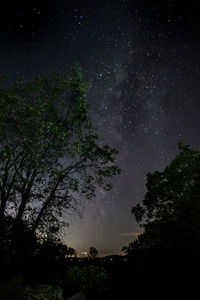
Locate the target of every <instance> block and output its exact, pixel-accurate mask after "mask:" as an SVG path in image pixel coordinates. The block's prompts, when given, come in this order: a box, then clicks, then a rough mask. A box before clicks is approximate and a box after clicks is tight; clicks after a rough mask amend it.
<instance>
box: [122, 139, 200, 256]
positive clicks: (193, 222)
mask: <svg viewBox="0 0 200 300" xmlns="http://www.w3.org/2000/svg"><path fill="white" fill-rule="evenodd" d="M179 150H180V153H179V154H178V155H177V156H176V158H175V159H174V160H173V161H172V162H171V163H170V164H169V166H167V167H166V168H165V170H164V171H162V172H159V171H156V172H154V173H148V174H147V184H146V186H147V193H146V195H145V198H144V200H143V206H141V205H140V204H137V206H135V207H134V208H133V209H132V213H133V214H134V215H135V217H136V220H137V222H139V224H140V225H141V226H143V227H144V233H143V234H141V235H140V236H139V237H138V239H137V240H136V241H135V242H133V243H131V244H130V245H129V247H128V249H127V248H124V250H125V252H126V251H128V252H129V251H131V249H132V250H133V249H137V248H138V247H140V248H150V247H162V248H165V249H179V250H181V249H182V250H183V249H185V250H186V249H187V251H188V250H189V249H190V250H192V249H193V250H195V249H196V250H197V251H198V249H200V236H199V231H200V198H199V195H200V152H199V151H196V150H193V149H191V147H190V146H188V145H183V144H182V143H179ZM182 250H181V251H182Z"/></svg>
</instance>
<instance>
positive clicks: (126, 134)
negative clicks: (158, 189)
mask: <svg viewBox="0 0 200 300" xmlns="http://www.w3.org/2000/svg"><path fill="white" fill-rule="evenodd" d="M183 2H184V3H185V4H184V3H183ZM199 14H200V3H199V1H198V0H197V1H195V0H193V1H192V0H190V1H176V0H174V1H173V0H171V1H169V0H168V1H151V0H135V1H134V0H132V1H131V0H130V1H128V0H127V1H125V0H124V1H122V0H121V1H120V0H119V1H117V0H115V1H114V0H110V1H109V0H98V1H97V0H90V1H89V0H86V1H77V0H74V1H67V0H65V1H64V0H57V1H56V0H48V1H45V0H40V1H38V0H35V1H33V0H32V1H31V0H29V1H17V0H16V1H9V0H7V1H6V4H5V5H4V7H3V6H1V9H0V72H1V73H5V74H7V75H9V76H10V77H11V78H16V77H17V76H25V77H27V78H31V77H33V76H35V75H38V74H48V73H51V72H53V73H55V72H61V73H63V74H64V73H67V72H68V71H69V68H70V66H72V65H73V64H74V63H78V64H80V65H81V67H82V68H83V72H84V74H85V77H86V79H87V80H88V81H89V82H91V85H92V87H91V89H90V91H89V92H88V100H89V103H90V105H91V117H92V119H93V123H94V125H95V127H97V132H98V134H99V137H100V139H101V141H102V143H108V144H110V145H111V146H114V147H116V148H117V149H118V150H119V155H118V161H117V162H118V164H119V166H120V167H121V169H122V173H121V175H119V176H118V177H115V178H113V185H114V187H113V190H112V191H111V192H104V191H102V190H100V189H98V190H97V197H96V199H94V200H93V201H91V202H89V203H85V208H84V211H83V216H82V218H81V219H80V218H79V217H78V216H68V215H67V216H66V220H67V221H68V222H69V223H70V227H69V228H67V229H66V230H65V237H64V238H65V241H66V243H67V244H68V245H69V246H71V247H74V248H75V249H76V250H78V251H79V252H84V251H88V249H89V247H91V246H94V247H96V248H97V249H98V250H99V253H100V254H101V255H103V254H112V253H119V252H120V250H121V248H122V246H125V245H127V244H128V243H129V242H131V241H132V240H133V239H134V238H136V237H137V234H138V232H140V231H141V228H139V227H138V226H137V224H136V222H135V220H134V218H133V216H132V215H131V208H132V207H133V206H134V205H135V204H136V203H138V202H141V201H142V200H143V196H144V194H145V181H146V174H147V172H149V171H151V172H152V171H155V170H162V169H163V168H164V167H165V166H166V165H167V164H168V163H169V162H170V161H171V159H172V158H174V157H175V155H176V154H177V151H178V150H177V143H178V141H182V142H183V143H186V144H190V145H191V146H192V147H193V148H196V149H198V150H199V149H200V139H199V132H200V18H199Z"/></svg>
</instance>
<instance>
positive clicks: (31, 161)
mask: <svg viewBox="0 0 200 300" xmlns="http://www.w3.org/2000/svg"><path fill="white" fill-rule="evenodd" d="M1 79H2V78H1ZM3 80H5V78H3ZM88 87H89V84H88V83H87V82H86V81H85V80H84V78H83V74H82V71H81V69H80V67H79V66H77V65H76V66H74V67H73V68H72V69H71V71H70V75H69V76H68V77H63V76H61V75H51V76H46V77H41V76H39V77H37V78H35V79H33V80H32V81H30V82H27V81H26V80H25V79H21V80H17V81H16V82H14V83H11V84H9V83H7V82H6V83H5V82H4V81H3V83H2V85H1V86H0V137H1V139H0V228H1V236H2V233H3V231H4V230H3V228H4V226H5V224H6V222H5V218H6V216H7V215H9V216H12V217H13V219H14V220H15V224H14V227H15V228H16V227H17V226H18V224H20V222H22V221H23V222H26V225H27V226H28V227H29V228H31V230H32V231H33V232H37V233H39V234H40V235H41V234H46V233H47V232H54V233H56V232H58V231H59V229H60V227H61V226H62V225H65V221H64V219H62V215H63V212H67V211H69V210H73V211H74V212H78V211H79V210H78V209H79V204H81V201H82V199H90V198H92V197H94V196H95V189H96V185H100V186H101V187H102V188H104V189H106V190H110V189H111V187H112V186H111V184H110V182H109V178H110V177H112V176H113V175H115V174H119V172H120V170H119V168H118V167H117V166H116V165H115V159H116V155H117V150H116V149H114V148H111V147H109V146H108V145H104V146H100V143H99V142H98V136H97V135H96V133H95V130H94V129H93V126H92V123H91V121H90V118H89V115H88V114H89V105H88V103H87V98H86V92H87V90H88Z"/></svg>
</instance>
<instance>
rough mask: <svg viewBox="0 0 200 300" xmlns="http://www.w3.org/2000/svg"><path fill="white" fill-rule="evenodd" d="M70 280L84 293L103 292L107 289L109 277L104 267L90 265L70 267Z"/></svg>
mask: <svg viewBox="0 0 200 300" xmlns="http://www.w3.org/2000/svg"><path fill="white" fill-rule="evenodd" d="M67 274H68V278H69V281H70V282H71V283H72V284H75V285H76V286H77V288H78V289H79V290H80V291H82V292H84V293H91V292H93V291H95V292H103V291H104V290H105V289H106V280H107V279H108V275H107V272H106V270H105V269H103V268H102V267H98V266H94V265H89V266H83V267H78V266H74V267H69V268H68V272H67Z"/></svg>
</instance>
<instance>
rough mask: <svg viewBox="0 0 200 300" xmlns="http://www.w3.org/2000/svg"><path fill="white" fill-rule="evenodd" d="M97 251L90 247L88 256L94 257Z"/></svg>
mask: <svg viewBox="0 0 200 300" xmlns="http://www.w3.org/2000/svg"><path fill="white" fill-rule="evenodd" d="M98 253H99V251H98V250H97V249H96V248H95V247H90V249H89V254H88V257H89V258H92V259H94V258H96V257H97V256H98Z"/></svg>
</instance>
